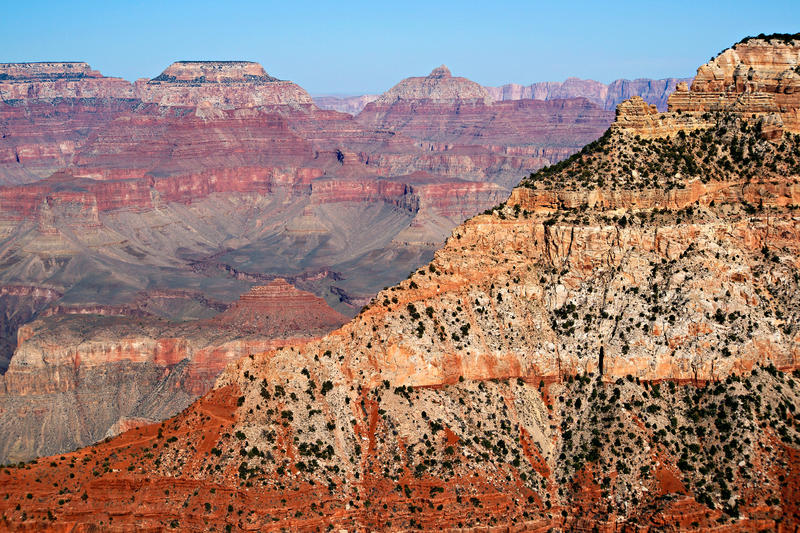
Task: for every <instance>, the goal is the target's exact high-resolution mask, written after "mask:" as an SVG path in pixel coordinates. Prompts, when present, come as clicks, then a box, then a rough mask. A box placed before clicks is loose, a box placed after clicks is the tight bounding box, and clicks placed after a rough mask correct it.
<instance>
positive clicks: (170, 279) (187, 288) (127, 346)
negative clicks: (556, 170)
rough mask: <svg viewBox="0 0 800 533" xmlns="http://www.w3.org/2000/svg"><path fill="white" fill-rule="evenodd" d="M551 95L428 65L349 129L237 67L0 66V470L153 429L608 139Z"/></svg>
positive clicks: (296, 94) (643, 89)
mask: <svg viewBox="0 0 800 533" xmlns="http://www.w3.org/2000/svg"><path fill="white" fill-rule="evenodd" d="M632 83H633V85H629V86H628V90H631V91H639V92H640V93H641V95H642V96H643V97H646V98H650V97H651V96H652V97H658V98H663V97H664V96H665V95H664V94H663V93H664V92H666V91H669V87H670V86H671V85H670V83H671V82H669V83H667V82H664V83H663V84H661V85H659V84H660V83H661V82H651V83H649V84H648V83H641V84H637V83H634V82H632ZM562 85H563V87H562V88H561V89H557V88H556V87H555V85H553V87H551V89H550V93H548V95H549V97H547V98H544V99H534V98H528V97H527V96H526V95H527V94H530V95H533V96H537V97H538V96H541V95H540V93H537V92H535V91H533V90H532V89H530V88H527V89H526V88H523V89H520V90H519V91H517V92H515V90H511V89H509V90H502V91H501V92H500V96H501V97H498V96H497V94H496V93H497V90H495V89H489V88H486V87H483V86H481V85H479V84H477V83H475V82H473V81H471V80H468V79H466V78H463V77H458V76H453V75H452V74H451V72H450V71H449V70H448V69H447V68H446V67H444V66H442V67H439V68H436V69H434V70H433V71H432V72H431V73H430V74H428V75H427V76H418V77H412V78H407V79H405V80H402V81H401V82H400V83H398V84H397V85H396V86H394V87H393V88H391V89H390V90H388V91H387V92H386V93H384V94H383V95H381V96H380V97H378V98H376V99H374V100H372V101H371V102H368V103H365V105H364V106H363V109H361V110H360V111H359V113H358V114H357V115H355V116H354V115H352V114H349V113H342V112H338V111H335V110H329V109H324V108H323V107H322V106H321V105H318V104H317V103H315V102H314V100H313V99H312V98H311V96H310V95H309V94H308V93H307V92H306V91H305V90H304V89H303V88H302V87H300V86H298V85H297V84H295V83H293V82H291V81H285V80H279V79H277V78H275V77H274V76H271V75H270V74H268V73H267V72H266V70H265V69H264V68H263V67H262V66H261V65H259V64H257V63H252V62H245V61H211V62H209V61H179V62H176V63H174V64H172V65H170V66H169V67H168V68H167V69H166V70H164V72H163V73H161V74H160V75H159V76H156V77H155V78H152V79H141V80H137V81H136V82H134V83H129V82H127V81H126V80H122V79H119V78H110V77H106V76H103V75H102V74H101V73H99V72H97V71H95V70H92V69H91V67H90V66H89V65H87V64H86V63H80V62H72V63H63V62H51V63H6V64H0V372H2V374H3V375H2V376H0V428H2V431H0V462H4V461H18V460H23V459H28V458H31V457H35V456H40V455H46V454H52V453H60V452H62V451H66V450H70V449H74V448H76V447H79V446H82V445H85V444H89V443H92V442H96V441H98V440H100V439H103V438H104V437H105V436H107V435H111V434H114V433H116V432H118V431H121V430H123V429H124V428H126V427H130V425H131V424H136V423H140V422H142V421H147V420H160V419H163V418H165V417H169V416H172V415H173V414H174V413H176V412H178V411H180V410H181V409H183V408H185V407H186V406H188V405H189V404H190V403H191V401H192V400H193V399H195V398H197V397H198V396H199V395H201V394H203V393H205V392H206V391H207V390H209V388H210V387H211V386H212V385H213V383H214V380H215V378H216V376H217V375H218V374H219V372H220V371H221V370H222V369H223V368H224V367H225V365H227V364H228V363H229V362H231V361H233V360H236V359H239V358H241V357H243V356H246V355H248V354H252V353H258V352H261V351H264V350H266V349H271V348H275V347H277V346H284V345H298V344H303V343H305V342H308V341H310V340H312V339H316V338H319V337H320V336H322V335H324V334H325V333H327V332H329V331H331V330H333V329H334V328H336V327H337V326H339V325H341V324H342V323H344V322H345V321H346V320H347V317H350V316H353V315H355V314H356V313H357V312H358V311H359V310H360V309H361V308H362V307H363V306H364V305H365V304H366V303H368V302H369V301H370V299H371V298H372V297H373V296H374V295H375V294H376V293H377V292H378V291H379V290H381V288H383V287H386V286H390V285H392V284H394V283H396V282H398V281H399V280H402V279H404V278H405V277H406V276H407V275H408V273H409V272H411V271H414V270H415V269H416V268H418V267H419V266H420V265H423V264H425V263H427V262H428V261H430V260H431V258H432V257H433V254H434V251H435V250H436V249H437V248H438V247H439V246H441V244H442V243H443V242H444V240H445V238H446V237H447V236H448V235H449V234H450V232H451V231H452V229H453V228H454V227H456V226H457V225H458V224H460V223H461V222H463V221H464V220H466V219H468V218H470V217H472V216H474V215H475V214H477V213H480V212H483V211H484V210H486V209H487V208H489V207H492V206H494V205H497V204H499V203H501V202H502V201H504V200H505V199H506V198H507V197H508V195H509V193H510V191H511V189H512V188H513V187H514V186H516V185H517V184H518V183H519V181H520V180H521V179H522V178H523V177H525V176H527V175H529V174H530V173H531V172H534V171H535V170H537V169H539V168H541V167H543V166H545V165H552V164H554V163H556V162H558V161H561V160H563V159H564V158H566V157H568V156H569V155H571V154H573V153H575V152H577V151H578V150H579V149H580V148H581V147H582V146H584V145H586V144H587V143H589V142H591V141H593V140H595V139H597V138H598V137H599V136H600V135H601V134H602V133H603V132H604V131H605V130H606V129H607V128H608V127H609V125H610V124H611V122H612V121H613V119H614V113H613V111H611V110H609V109H608V108H607V107H606V104H602V105H601V104H599V103H597V102H595V101H593V100H592V98H594V97H598V98H600V97H601V96H602V98H609V97H610V96H609V94H610V92H609V91H608V90H607V91H606V92H605V93H604V92H603V90H601V89H598V88H596V87H595V89H592V90H594V92H593V93H590V94H591V96H586V95H576V94H575V93H571V92H570V90H571V89H569V87H570V86H571V85H574V84H572V83H571V82H569V80H568V82H564V84H562ZM662 86H663V87H662ZM659 87H661V88H660V89H659ZM558 90H562V93H558ZM526 91H527V92H526ZM531 91H533V92H531ZM659 91H660V93H659ZM517 94H518V96H519V99H510V98H515V97H516V96H515V95H517ZM558 94H561V95H562V96H564V97H563V98H562V97H558ZM637 94H639V93H637ZM659 94H660V96H659ZM66 428H69V431H67V430H66Z"/></svg>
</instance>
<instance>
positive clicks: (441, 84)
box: [375, 65, 492, 105]
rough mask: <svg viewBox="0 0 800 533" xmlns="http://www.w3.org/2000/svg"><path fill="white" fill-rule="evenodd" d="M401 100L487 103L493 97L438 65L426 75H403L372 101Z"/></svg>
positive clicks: (477, 85)
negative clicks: (395, 83)
mask: <svg viewBox="0 0 800 533" xmlns="http://www.w3.org/2000/svg"><path fill="white" fill-rule="evenodd" d="M404 100H426V101H431V102H448V103H449V102H453V101H458V102H463V103H483V104H490V103H491V102H492V97H491V96H489V93H488V92H487V91H486V89H484V88H483V87H482V86H481V85H479V84H478V83H475V82H474V81H471V80H468V79H467V78H461V77H454V76H453V75H452V74H450V70H449V69H448V68H447V67H446V66H444V65H441V66H439V67H436V68H435V69H433V70H432V71H431V73H430V74H428V75H427V76H424V77H414V78H406V79H405V80H403V81H401V82H400V83H398V84H397V85H395V86H394V87H392V88H391V89H389V90H388V91H386V92H385V93H384V94H383V95H381V96H380V97H379V98H378V99H377V100H375V103H376V104H377V105H390V104H393V103H395V102H399V101H404Z"/></svg>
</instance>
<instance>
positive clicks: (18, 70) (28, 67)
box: [0, 61, 103, 81]
mask: <svg viewBox="0 0 800 533" xmlns="http://www.w3.org/2000/svg"><path fill="white" fill-rule="evenodd" d="M102 77H103V75H102V74H100V73H99V72H97V71H96V70H92V69H91V68H90V67H89V64H88V63H85V62H83V61H43V62H37V63H0V81H2V80H29V81H34V80H44V81H46V80H57V79H61V80H79V79H82V78H102Z"/></svg>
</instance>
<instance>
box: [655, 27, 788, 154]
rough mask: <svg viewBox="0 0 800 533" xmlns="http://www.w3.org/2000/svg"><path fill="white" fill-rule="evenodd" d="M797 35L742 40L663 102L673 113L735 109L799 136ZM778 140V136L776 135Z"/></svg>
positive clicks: (709, 63) (702, 68)
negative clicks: (688, 86)
mask: <svg viewBox="0 0 800 533" xmlns="http://www.w3.org/2000/svg"><path fill="white" fill-rule="evenodd" d="M798 66H800V34H796V35H794V36H788V37H787V38H785V39H779V38H774V39H770V38H769V37H764V38H761V37H759V38H753V39H747V40H745V41H743V42H741V43H738V44H736V45H734V46H733V47H731V48H728V49H727V50H725V51H723V52H722V53H720V54H719V55H718V56H717V57H715V58H714V59H712V60H711V61H709V62H708V63H706V64H705V65H703V66H701V67H700V68H699V69H697V76H695V79H694V82H692V86H691V90H688V91H687V90H680V91H678V92H676V93H675V94H674V95H673V96H672V97H670V101H669V109H670V111H674V112H690V113H693V114H698V113H706V112H717V111H728V110H735V111H736V112H739V113H755V114H758V115H771V116H772V117H774V121H773V123H774V126H775V127H777V128H783V129H785V130H786V131H790V132H793V133H798V132H800V115H798V113H799V112H800V111H798V110H799V109H800V72H798ZM777 137H778V138H779V137H780V135H777Z"/></svg>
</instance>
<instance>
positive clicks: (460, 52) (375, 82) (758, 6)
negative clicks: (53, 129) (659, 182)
mask: <svg viewBox="0 0 800 533" xmlns="http://www.w3.org/2000/svg"><path fill="white" fill-rule="evenodd" d="M5 4H6V5H4V6H3V8H2V18H1V19H0V62H11V61H46V60H83V61H88V62H89V63H90V64H91V65H92V66H93V67H94V68H96V69H98V70H100V71H101V72H103V73H104V74H106V75H110V76H121V77H124V78H127V79H129V80H133V79H136V78H139V77H148V78H149V77H153V76H156V75H158V74H159V73H160V72H161V71H162V70H163V69H164V68H165V67H166V66H167V65H168V64H169V63H171V62H172V61H175V60H181V59H205V60H211V59H245V60H252V61H258V62H260V63H261V64H262V65H264V68H265V69H266V70H267V72H269V73H270V74H272V75H274V76H277V77H279V78H282V79H291V80H293V81H295V82H297V83H299V84H300V85H302V86H303V87H304V88H305V89H307V90H308V91H309V92H311V93H312V94H334V93H340V94H361V93H367V92H382V91H384V90H386V89H388V88H389V87H391V86H392V85H394V84H395V83H396V82H397V81H399V80H400V79H402V78H404V77H407V76H413V75H424V74H427V73H428V72H429V71H430V70H431V69H433V68H434V67H436V66H438V65H439V64H441V63H445V64H447V65H448V66H449V67H450V69H451V70H452V72H453V73H454V74H455V75H461V76H466V77H468V78H470V79H473V80H475V81H477V82H479V83H482V84H484V85H500V84H503V83H508V82H517V83H531V82H534V81H547V80H562V79H564V78H566V77H568V76H577V77H581V78H593V79H597V80H600V81H603V82H608V81H611V80H613V79H616V78H636V77H652V78H659V77H666V76H691V75H693V74H694V72H695V70H696V69H697V67H698V66H699V65H700V64H702V63H704V62H706V61H708V59H709V57H710V56H712V55H714V54H716V53H717V52H719V51H720V50H722V49H724V48H726V47H727V46H729V45H730V44H732V43H734V42H736V41H738V40H739V39H741V38H742V37H744V36H746V35H756V34H758V33H762V32H764V33H773V32H785V33H789V32H798V31H800V0H794V1H760V2H758V1H755V0H748V1H741V0H727V1H724V2H704V1H702V0H694V1H683V0H671V1H669V2H665V1H663V0H662V1H659V2H647V1H639V2H624V1H620V2H608V1H594V2H582V1H564V0H551V1H549V2H531V1H528V2H525V1H496V2H490V1H486V0H483V1H480V2H471V1H468V0H462V1H454V2H451V1H443V2H433V1H431V2H424V1H420V2H417V1H406V2H403V1H390V2H385V1H384V2H379V1H374V2H348V1H345V0H341V1H338V2H308V1H302V0H295V1H290V0H287V1H284V2H270V1H238V2H237V1H230V2H226V1H224V0H219V1H216V2H204V1H192V2H183V1H169V0H161V1H150V0H143V1H135V2H133V1H132V2H116V1H113V0H107V1H105V2H96V1H91V2H90V1H80V0H77V1H65V0H60V1H36V0H28V1H25V2H5Z"/></svg>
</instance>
